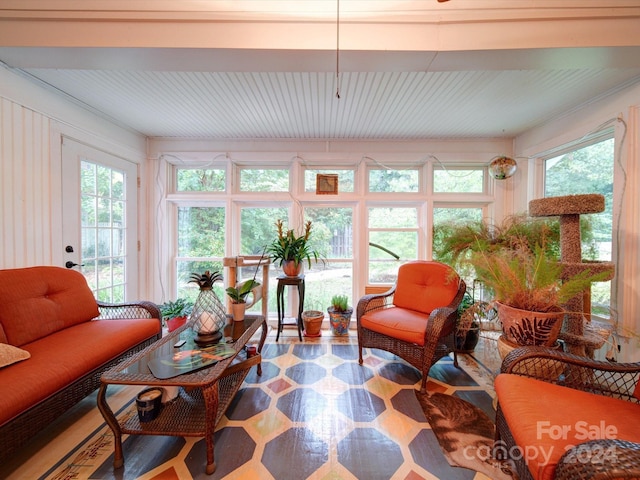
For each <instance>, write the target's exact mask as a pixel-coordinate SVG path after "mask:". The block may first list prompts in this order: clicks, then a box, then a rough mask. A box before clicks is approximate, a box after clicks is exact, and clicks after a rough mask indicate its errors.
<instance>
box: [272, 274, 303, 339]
mask: <svg viewBox="0 0 640 480" xmlns="http://www.w3.org/2000/svg"><path fill="white" fill-rule="evenodd" d="M285 286H293V287H296V288H297V289H298V318H297V319H296V323H297V325H298V337H299V338H300V341H302V312H303V310H304V274H300V275H298V276H297V277H288V276H286V275H280V276H278V288H277V290H276V303H277V304H278V333H277V335H276V342H277V341H278V339H279V338H280V332H282V328H283V327H284V325H285V323H284V287H285Z"/></svg>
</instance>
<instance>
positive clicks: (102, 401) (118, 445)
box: [98, 383, 124, 468]
mask: <svg viewBox="0 0 640 480" xmlns="http://www.w3.org/2000/svg"><path fill="white" fill-rule="evenodd" d="M107 387H108V385H106V384H104V383H102V384H100V390H98V409H99V410H100V413H102V416H103V417H104V421H105V422H107V425H109V428H110V429H111V431H112V432H113V441H114V455H113V468H121V467H122V466H123V465H124V457H123V456H122V430H120V424H119V423H118V420H117V419H116V416H115V415H114V414H113V411H112V410H111V407H109V404H108V403H107Z"/></svg>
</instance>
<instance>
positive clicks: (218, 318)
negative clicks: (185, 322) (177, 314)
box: [189, 270, 227, 346]
mask: <svg viewBox="0 0 640 480" xmlns="http://www.w3.org/2000/svg"><path fill="white" fill-rule="evenodd" d="M190 278H191V280H189V283H197V284H198V286H199V287H200V293H199V294H198V298H197V299H196V302H195V304H194V306H193V310H192V312H191V322H192V324H191V328H192V329H193V330H194V331H195V332H196V337H195V338H194V341H195V342H196V344H198V345H200V346H206V345H212V344H214V343H218V342H219V341H220V339H221V338H222V329H223V328H224V326H225V325H226V323H227V316H226V314H225V311H224V307H223V306H222V302H221V301H220V299H219V298H218V296H217V295H216V294H215V292H214V291H213V284H214V283H215V282H217V281H221V280H222V274H221V273H220V272H218V271H213V272H209V270H207V271H206V272H204V273H202V274H200V273H192V274H191V277H190Z"/></svg>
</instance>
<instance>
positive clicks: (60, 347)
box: [0, 266, 162, 461]
mask: <svg viewBox="0 0 640 480" xmlns="http://www.w3.org/2000/svg"><path fill="white" fill-rule="evenodd" d="M161 335H162V328H161V322H160V312H159V310H158V308H157V306H156V305H155V304H153V303H151V302H139V303H130V304H103V303H100V302H97V301H96V299H95V298H94V296H93V293H92V292H91V290H90V289H89V286H88V285H87V282H86V280H85V278H84V276H82V274H80V273H79V272H77V271H73V270H68V269H65V268H60V267H49V266H39V267H30V268H17V269H8V270H0V391H1V392H2V394H1V395H0V461H1V460H3V459H5V458H8V457H9V456H10V455H11V453H12V452H14V451H16V450H17V449H18V448H19V447H20V446H21V445H23V444H24V443H26V442H27V441H28V440H29V438H31V437H32V436H33V435H35V434H36V433H38V432H39V431H40V430H42V428H44V427H45V426H46V425H47V424H48V423H50V422H52V421H53V420H55V419H56V418H57V417H59V416H60V415H61V414H62V413H64V412H65V411H66V410H67V409H69V408H70V407H71V406H73V405H74V404H76V403H77V402H79V401H80V400H81V399H83V398H84V397H85V396H87V395H88V394H89V393H91V392H92V391H94V390H95V389H96V388H97V387H98V386H99V385H100V375H101V374H102V372H104V371H105V370H106V369H107V368H109V367H111V366H112V365H114V364H115V363H117V362H119V361H121V360H122V359H124V358H126V357H127V356H129V355H131V354H133V353H135V352H137V351H139V350H141V349H142V348H144V347H146V346H147V345H150V344H151V343H153V342H154V341H156V340H157V339H159V338H160V337H161Z"/></svg>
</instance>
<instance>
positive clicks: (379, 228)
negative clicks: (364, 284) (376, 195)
mask: <svg viewBox="0 0 640 480" xmlns="http://www.w3.org/2000/svg"><path fill="white" fill-rule="evenodd" d="M368 211H369V218H368V226H369V283H383V284H388V283H393V282H394V281H395V279H396V275H397V272H398V266H399V265H400V264H402V263H404V262H406V261H408V260H414V259H416V258H418V209H417V208H415V207H371V208H369V210H368Z"/></svg>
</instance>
